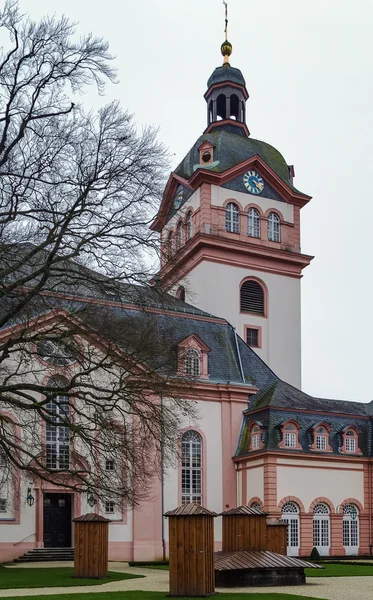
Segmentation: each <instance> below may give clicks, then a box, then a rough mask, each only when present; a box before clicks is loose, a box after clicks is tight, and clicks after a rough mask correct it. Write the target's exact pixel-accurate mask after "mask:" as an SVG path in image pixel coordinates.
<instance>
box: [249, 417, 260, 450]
mask: <svg viewBox="0 0 373 600" xmlns="http://www.w3.org/2000/svg"><path fill="white" fill-rule="evenodd" d="M262 448H263V442H262V429H261V427H260V425H259V424H258V423H254V425H253V426H252V427H251V430H250V450H261V449H262Z"/></svg>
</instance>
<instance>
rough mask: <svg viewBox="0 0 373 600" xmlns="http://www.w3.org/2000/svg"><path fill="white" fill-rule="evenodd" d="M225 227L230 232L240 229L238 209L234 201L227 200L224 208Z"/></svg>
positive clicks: (236, 231) (237, 231)
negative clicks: (227, 202)
mask: <svg viewBox="0 0 373 600" xmlns="http://www.w3.org/2000/svg"><path fill="white" fill-rule="evenodd" d="M225 229H226V230H227V231H229V232H230V233H239V231H240V211H239V209H238V206H237V204H235V203H234V202H229V204H227V207H226V209H225Z"/></svg>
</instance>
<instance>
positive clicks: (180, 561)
mask: <svg viewBox="0 0 373 600" xmlns="http://www.w3.org/2000/svg"><path fill="white" fill-rule="evenodd" d="M216 516H217V515H216V513H213V512H211V511H209V510H207V509H206V508H203V507H202V506H199V505H197V504H186V505H185V506H181V507H179V508H177V509H175V510H172V511H169V512H167V513H166V514H165V517H168V518H169V558H170V594H169V595H170V596H211V595H212V594H214V593H215V571H214V517H216Z"/></svg>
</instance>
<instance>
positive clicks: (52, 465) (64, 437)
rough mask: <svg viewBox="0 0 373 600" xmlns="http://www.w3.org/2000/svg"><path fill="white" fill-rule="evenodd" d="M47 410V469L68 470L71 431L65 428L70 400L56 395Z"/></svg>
mask: <svg viewBox="0 0 373 600" xmlns="http://www.w3.org/2000/svg"><path fill="white" fill-rule="evenodd" d="M53 384H54V382H53ZM49 385H50V383H49ZM45 408H46V421H47V422H46V430H45V440H46V443H45V447H46V464H47V468H48V469H55V470H67V469H68V468H69V466H70V431H69V427H66V426H64V422H68V420H69V415H70V406H69V398H68V397H67V396H64V395H60V394H56V395H55V396H52V397H51V398H50V400H49V402H48V403H47V404H46V407H45Z"/></svg>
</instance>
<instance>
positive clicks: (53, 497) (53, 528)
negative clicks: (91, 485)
mask: <svg viewBox="0 0 373 600" xmlns="http://www.w3.org/2000/svg"><path fill="white" fill-rule="evenodd" d="M44 547H45V548H71V494H44Z"/></svg>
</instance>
